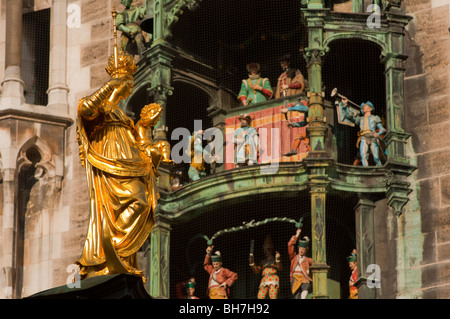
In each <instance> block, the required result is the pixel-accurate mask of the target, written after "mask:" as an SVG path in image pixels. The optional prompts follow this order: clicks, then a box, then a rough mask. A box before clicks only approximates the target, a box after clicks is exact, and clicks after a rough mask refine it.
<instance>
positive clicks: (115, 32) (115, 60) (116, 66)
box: [111, 5, 119, 69]
mask: <svg viewBox="0 0 450 319" xmlns="http://www.w3.org/2000/svg"><path fill="white" fill-rule="evenodd" d="M111 13H112V17H113V25H114V67H115V68H116V69H117V68H118V67H119V60H118V55H119V53H118V50H117V25H116V17H117V11H116V7H115V5H113V11H112V12H111Z"/></svg>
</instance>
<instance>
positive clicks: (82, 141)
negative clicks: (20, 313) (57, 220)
mask: <svg viewBox="0 0 450 319" xmlns="http://www.w3.org/2000/svg"><path fill="white" fill-rule="evenodd" d="M113 13H114V12H113ZM136 70H137V67H136V64H135V61H134V58H133V57H132V56H130V55H129V54H127V53H125V52H120V53H118V52H117V50H116V49H115V50H114V54H113V56H111V57H110V58H109V60H108V65H107V67H106V71H107V72H108V74H109V75H110V77H111V78H110V80H109V81H108V82H106V83H105V84H104V85H103V86H102V87H100V88H99V89H98V90H97V91H96V92H95V93H93V94H92V95H90V96H87V97H85V98H82V99H81V100H80V101H79V105H78V118H77V138H78V143H79V146H80V158H81V162H82V165H83V166H84V167H85V169H86V176H87V182H88V188H89V195H90V218H89V226H88V232H87V238H86V242H85V245H84V249H83V253H82V255H81V257H80V258H79V259H78V261H77V264H78V265H79V266H80V274H81V277H82V278H88V277H93V276H98V275H106V274H122V273H128V274H135V275H140V276H143V272H142V271H141V270H139V268H138V264H137V258H136V253H137V251H138V250H139V248H140V247H141V246H142V244H143V243H144V242H145V240H146V239H147V237H148V235H149V233H150V231H151V229H152V227H153V224H154V212H155V208H156V204H157V200H158V197H159V193H158V190H157V185H156V176H157V175H156V174H157V166H158V165H159V162H160V161H161V158H163V157H164V156H163V155H164V154H162V151H163V150H162V149H161V150H159V148H158V146H157V144H154V146H152V145H151V144H152V141H151V140H149V138H147V140H146V143H142V142H140V140H139V137H142V130H143V129H142V128H141V129H140V130H139V132H137V130H136V129H135V125H134V122H133V120H132V119H130V118H129V117H128V116H127V115H126V114H125V113H124V112H123V111H122V109H121V108H120V107H119V106H118V104H119V101H120V100H121V99H125V98H127V97H128V96H129V95H130V94H131V93H132V90H133V85H134V79H133V74H134V73H135V72H136ZM144 109H145V111H144V110H143V112H142V113H141V121H142V123H145V124H146V127H147V128H148V129H149V130H151V127H148V125H149V124H152V125H154V124H156V123H157V122H158V120H159V117H160V115H161V110H162V108H161V107H160V106H159V105H157V104H151V105H148V106H146V107H144ZM143 118H144V119H143ZM149 143H150V146H151V152H148V151H146V149H145V148H148V147H149Z"/></svg>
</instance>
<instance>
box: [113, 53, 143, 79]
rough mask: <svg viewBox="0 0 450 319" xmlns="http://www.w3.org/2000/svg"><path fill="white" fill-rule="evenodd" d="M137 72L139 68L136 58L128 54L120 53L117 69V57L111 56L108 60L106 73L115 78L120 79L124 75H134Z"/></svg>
mask: <svg viewBox="0 0 450 319" xmlns="http://www.w3.org/2000/svg"><path fill="white" fill-rule="evenodd" d="M136 71H137V66H136V62H135V61H134V58H133V57H132V56H131V55H130V54H128V53H126V52H120V53H118V55H117V67H116V66H115V55H112V56H110V57H109V59H108V64H107V66H106V72H108V74H109V75H110V76H111V77H113V78H119V77H122V76H124V75H133V74H134V73H135V72H136Z"/></svg>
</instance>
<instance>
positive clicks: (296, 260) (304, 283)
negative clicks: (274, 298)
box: [288, 228, 312, 299]
mask: <svg viewBox="0 0 450 319" xmlns="http://www.w3.org/2000/svg"><path fill="white" fill-rule="evenodd" d="M300 232H301V229H300V228H298V229H297V232H296V233H295V235H294V236H292V237H291V239H290V240H289V243H288V253H289V258H290V259H291V268H290V279H291V292H292V295H293V297H294V299H306V297H307V296H308V293H309V292H310V290H311V282H312V279H311V277H310V276H309V267H310V266H311V265H312V259H311V258H309V257H307V256H306V252H307V250H308V244H309V238H308V237H306V236H305V237H303V239H302V240H299V236H300ZM296 246H297V247H298V250H297V251H296Z"/></svg>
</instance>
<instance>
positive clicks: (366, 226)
mask: <svg viewBox="0 0 450 319" xmlns="http://www.w3.org/2000/svg"><path fill="white" fill-rule="evenodd" d="M374 208H375V205H374V203H373V201H372V200H371V199H370V198H369V197H367V196H364V195H362V194H359V201H358V204H357V205H356V207H355V219H356V221H355V226H356V251H357V255H358V259H357V262H358V264H357V265H358V280H357V282H356V285H357V287H358V298H360V299H375V297H376V289H375V286H376V285H378V283H379V279H380V278H376V276H374V273H373V271H374V269H372V268H373V267H374V266H371V267H370V268H368V267H369V265H375V226H374ZM368 270H369V271H370V273H367V271H368ZM368 280H369V281H370V283H369V285H368V284H367V282H368ZM374 281H375V282H374Z"/></svg>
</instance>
